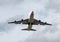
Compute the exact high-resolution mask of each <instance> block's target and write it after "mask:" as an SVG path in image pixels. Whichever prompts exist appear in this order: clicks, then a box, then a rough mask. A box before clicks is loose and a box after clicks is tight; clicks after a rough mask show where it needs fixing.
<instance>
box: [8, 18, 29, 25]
mask: <svg viewBox="0 0 60 42" xmlns="http://www.w3.org/2000/svg"><path fill="white" fill-rule="evenodd" d="M28 20H29V19H25V20H23V19H22V20H19V21H13V22H8V23H15V24H21V23H23V24H27V23H28Z"/></svg>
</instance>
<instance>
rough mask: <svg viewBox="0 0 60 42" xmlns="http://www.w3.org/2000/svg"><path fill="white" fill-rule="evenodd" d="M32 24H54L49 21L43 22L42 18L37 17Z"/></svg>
mask: <svg viewBox="0 0 60 42" xmlns="http://www.w3.org/2000/svg"><path fill="white" fill-rule="evenodd" d="M32 24H33V25H38V24H40V25H52V24H49V23H47V22H42V21H41V20H36V19H34V22H33V23H32Z"/></svg>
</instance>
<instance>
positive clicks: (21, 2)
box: [0, 0, 60, 42]
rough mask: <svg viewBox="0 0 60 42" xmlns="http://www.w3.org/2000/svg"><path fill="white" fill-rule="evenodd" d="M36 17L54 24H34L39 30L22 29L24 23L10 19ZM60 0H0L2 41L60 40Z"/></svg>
mask: <svg viewBox="0 0 60 42" xmlns="http://www.w3.org/2000/svg"><path fill="white" fill-rule="evenodd" d="M31 11H34V18H36V19H38V20H41V21H43V22H48V23H51V24H52V26H43V25H33V27H32V28H34V29H36V30H37V31H22V30H21V29H23V28H27V25H23V24H17V25H16V24H8V22H9V21H15V20H21V19H26V18H29V15H30V13H31ZM59 19H60V0H0V42H60V20H59Z"/></svg>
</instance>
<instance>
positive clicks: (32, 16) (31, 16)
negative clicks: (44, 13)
mask: <svg viewBox="0 0 60 42" xmlns="http://www.w3.org/2000/svg"><path fill="white" fill-rule="evenodd" d="M33 21H34V14H33V13H31V15H30V19H29V22H30V23H32V22H33Z"/></svg>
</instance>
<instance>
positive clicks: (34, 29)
mask: <svg viewBox="0 0 60 42" xmlns="http://www.w3.org/2000/svg"><path fill="white" fill-rule="evenodd" d="M22 30H27V31H36V30H35V29H28V28H27V29H22Z"/></svg>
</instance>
